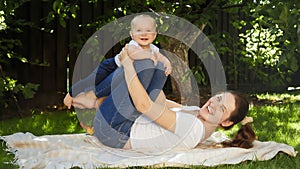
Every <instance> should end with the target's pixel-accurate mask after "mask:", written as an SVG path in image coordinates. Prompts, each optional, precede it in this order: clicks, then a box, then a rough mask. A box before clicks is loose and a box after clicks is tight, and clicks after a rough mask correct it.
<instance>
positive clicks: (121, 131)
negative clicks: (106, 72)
mask: <svg viewBox="0 0 300 169" xmlns="http://www.w3.org/2000/svg"><path fill="white" fill-rule="evenodd" d="M120 59H121V62H122V65H123V69H122V71H124V74H123V75H124V77H123V78H125V81H123V84H122V81H120V80H117V81H118V83H117V84H118V85H116V87H114V88H113V89H112V92H111V94H110V95H109V96H108V97H106V98H105V99H103V98H101V99H99V100H98V104H99V105H100V107H99V109H98V111H97V113H96V116H95V118H94V130H95V133H94V134H95V136H96V137H97V138H98V139H99V141H100V142H102V143H103V144H105V145H107V146H110V147H115V148H127V149H128V148H132V149H145V148H147V149H160V150H161V149H170V148H194V147H195V146H197V145H198V144H199V143H201V142H203V141H204V140H206V139H207V138H208V137H209V136H210V135H211V134H212V133H213V132H214V131H215V129H216V128H217V127H218V126H220V127H223V128H225V129H229V128H231V127H232V126H233V125H234V124H237V123H239V122H241V121H242V120H243V119H244V118H245V116H246V114H247V112H248V108H249V106H248V102H247V101H246V100H245V99H244V98H243V97H241V96H240V95H239V94H237V93H234V92H225V93H222V94H219V95H216V96H214V97H212V98H211V99H209V100H208V101H207V102H206V104H205V105H204V106H203V107H202V108H201V109H200V110H199V111H198V112H197V114H196V116H195V115H192V114H189V113H185V112H183V111H184V110H182V105H180V104H177V103H175V102H172V101H168V100H167V99H166V98H165V96H164V93H163V92H162V90H161V88H162V86H163V85H162V84H164V82H165V81H164V80H161V81H160V80H157V79H159V78H160V77H165V75H164V73H163V72H164V71H163V70H160V69H155V71H154V73H153V74H151V75H149V76H150V79H152V80H148V83H147V84H145V83H141V81H140V80H139V79H141V78H140V77H138V73H137V72H139V71H140V70H139V69H138V66H136V63H133V61H132V60H131V59H130V58H129V57H128V54H127V48H126V47H125V48H124V49H123V51H122V53H121V58H120ZM140 64H144V63H140ZM142 67H143V66H142ZM149 69H151V68H150V67H149ZM155 72H156V73H155ZM157 72H162V73H157ZM121 74H122V73H121ZM119 75H120V73H119ZM154 77H155V78H154ZM120 79H122V78H120ZM124 83H126V84H127V85H124ZM128 93H129V94H128ZM129 95H130V96H129ZM94 98H96V96H94ZM74 100H76V99H74ZM131 100H132V101H131ZM172 108H173V110H174V108H179V109H178V110H177V111H173V110H172ZM239 132H240V135H241V136H247V137H240V136H236V137H235V138H236V139H237V140H233V141H232V142H229V143H228V142H227V143H226V145H228V146H241V147H244V148H249V147H251V146H252V141H253V140H254V139H255V134H254V132H253V130H252V128H251V127H250V125H249V124H247V125H244V126H243V127H242V130H240V131H239ZM241 132H242V133H241Z"/></svg>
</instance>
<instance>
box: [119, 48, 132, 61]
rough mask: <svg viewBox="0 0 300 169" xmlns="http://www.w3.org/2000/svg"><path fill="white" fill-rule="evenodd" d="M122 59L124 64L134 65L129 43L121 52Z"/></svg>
mask: <svg viewBox="0 0 300 169" xmlns="http://www.w3.org/2000/svg"><path fill="white" fill-rule="evenodd" d="M120 55H121V56H120V61H121V63H122V65H123V66H126V65H128V64H129V65H133V60H132V59H131V58H130V57H129V56H128V45H125V47H124V48H123V49H122V51H121V53H120Z"/></svg>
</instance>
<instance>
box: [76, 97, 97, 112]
mask: <svg viewBox="0 0 300 169" xmlns="http://www.w3.org/2000/svg"><path fill="white" fill-rule="evenodd" d="M73 103H74V104H73V106H74V107H75V105H77V106H78V108H81V109H82V108H87V109H92V108H95V103H96V99H94V98H92V97H90V95H88V94H87V93H83V94H79V95H77V96H76V97H75V98H74V99H73Z"/></svg>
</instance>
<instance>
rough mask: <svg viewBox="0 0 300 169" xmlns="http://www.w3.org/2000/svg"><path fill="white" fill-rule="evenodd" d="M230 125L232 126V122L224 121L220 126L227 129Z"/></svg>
mask: <svg viewBox="0 0 300 169" xmlns="http://www.w3.org/2000/svg"><path fill="white" fill-rule="evenodd" d="M231 125H233V122H232V121H229V120H225V121H223V122H222V123H221V126H223V127H229V126H231Z"/></svg>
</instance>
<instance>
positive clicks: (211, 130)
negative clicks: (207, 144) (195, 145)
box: [200, 119, 218, 142]
mask: <svg viewBox="0 0 300 169" xmlns="http://www.w3.org/2000/svg"><path fill="white" fill-rule="evenodd" d="M200 120H201V121H202V123H203V125H204V129H205V135H204V138H203V139H202V140H201V142H202V141H204V140H206V139H207V138H208V137H210V136H211V135H212V134H213V133H214V132H215V130H216V128H217V127H218V125H216V124H211V123H208V122H206V121H205V120H203V119H200Z"/></svg>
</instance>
